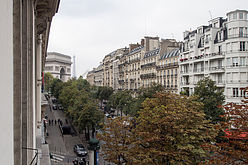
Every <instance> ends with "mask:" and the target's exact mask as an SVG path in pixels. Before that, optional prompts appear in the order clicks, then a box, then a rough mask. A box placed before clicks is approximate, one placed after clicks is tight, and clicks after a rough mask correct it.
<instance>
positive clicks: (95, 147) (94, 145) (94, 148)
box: [88, 138, 100, 165]
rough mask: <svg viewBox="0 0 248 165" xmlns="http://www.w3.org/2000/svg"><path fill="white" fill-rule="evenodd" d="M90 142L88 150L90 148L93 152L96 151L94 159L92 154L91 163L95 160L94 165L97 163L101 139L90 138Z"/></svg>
mask: <svg viewBox="0 0 248 165" xmlns="http://www.w3.org/2000/svg"><path fill="white" fill-rule="evenodd" d="M88 144H89V146H88V150H90V151H91V152H94V157H93V160H92V156H91V155H90V163H91V164H92V162H94V165H97V153H96V151H97V150H99V149H100V146H99V140H97V139H95V138H93V139H90V141H89V143H88Z"/></svg>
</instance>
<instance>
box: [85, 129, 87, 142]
mask: <svg viewBox="0 0 248 165" xmlns="http://www.w3.org/2000/svg"><path fill="white" fill-rule="evenodd" d="M84 137H85V140H86V141H87V130H86V127H84Z"/></svg>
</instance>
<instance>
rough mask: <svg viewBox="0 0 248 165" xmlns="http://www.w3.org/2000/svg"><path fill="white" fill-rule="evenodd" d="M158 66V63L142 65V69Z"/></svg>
mask: <svg viewBox="0 0 248 165" xmlns="http://www.w3.org/2000/svg"><path fill="white" fill-rule="evenodd" d="M154 66H156V62H152V63H148V64H144V65H141V69H145V68H150V67H154Z"/></svg>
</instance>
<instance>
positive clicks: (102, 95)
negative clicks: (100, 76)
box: [95, 86, 114, 106]
mask: <svg viewBox="0 0 248 165" xmlns="http://www.w3.org/2000/svg"><path fill="white" fill-rule="evenodd" d="M113 92H114V90H113V88H111V87H105V86H100V87H98V89H97V92H96V94H95V95H96V98H97V99H99V100H100V101H101V106H102V103H103V100H108V99H109V97H110V96H111V95H112V93H113Z"/></svg>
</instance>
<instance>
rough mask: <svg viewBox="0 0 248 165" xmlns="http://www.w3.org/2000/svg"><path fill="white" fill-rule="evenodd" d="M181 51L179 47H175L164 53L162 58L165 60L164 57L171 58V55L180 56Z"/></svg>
mask: <svg viewBox="0 0 248 165" xmlns="http://www.w3.org/2000/svg"><path fill="white" fill-rule="evenodd" d="M179 54H180V52H179V48H177V49H173V50H172V51H171V52H169V53H168V52H166V53H164V54H163V55H162V56H161V58H160V60H163V59H166V58H171V57H176V56H179Z"/></svg>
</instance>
